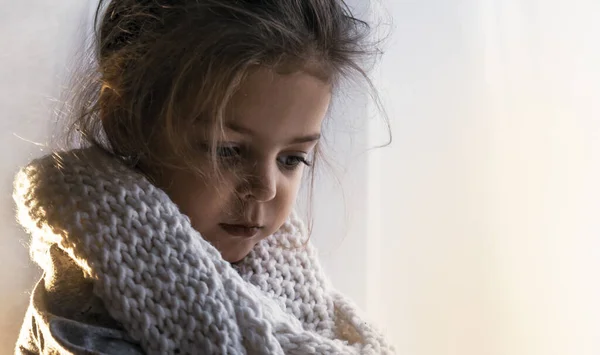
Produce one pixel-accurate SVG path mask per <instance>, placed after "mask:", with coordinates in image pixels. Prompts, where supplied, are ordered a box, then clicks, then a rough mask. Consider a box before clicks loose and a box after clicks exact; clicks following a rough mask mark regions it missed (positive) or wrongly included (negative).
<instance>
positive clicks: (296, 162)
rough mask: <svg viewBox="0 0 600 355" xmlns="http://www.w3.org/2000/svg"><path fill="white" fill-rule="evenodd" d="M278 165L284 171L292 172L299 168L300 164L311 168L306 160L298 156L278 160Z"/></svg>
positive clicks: (287, 156)
mask: <svg viewBox="0 0 600 355" xmlns="http://www.w3.org/2000/svg"><path fill="white" fill-rule="evenodd" d="M279 164H280V165H281V166H282V167H283V168H284V169H286V170H294V169H296V168H298V166H300V164H304V165H306V166H311V165H312V164H311V163H310V162H309V161H307V160H306V158H304V157H303V156H300V155H286V156H282V157H280V158H279Z"/></svg>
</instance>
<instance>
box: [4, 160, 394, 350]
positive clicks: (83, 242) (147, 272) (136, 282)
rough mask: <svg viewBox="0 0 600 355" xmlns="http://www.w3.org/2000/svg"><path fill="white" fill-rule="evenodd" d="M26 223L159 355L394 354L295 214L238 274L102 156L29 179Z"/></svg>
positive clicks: (43, 166) (52, 164) (157, 197)
mask: <svg viewBox="0 0 600 355" xmlns="http://www.w3.org/2000/svg"><path fill="white" fill-rule="evenodd" d="M14 199H15V201H16V204H17V213H18V218H19V221H20V223H21V224H22V225H23V226H24V227H25V228H26V229H27V230H28V232H29V233H30V234H31V235H32V245H31V248H32V257H33V258H34V259H35V261H36V262H38V263H40V264H41V265H43V264H44V263H45V262H46V261H45V258H46V252H45V251H46V250H47V249H48V247H49V245H51V244H56V245H58V246H59V247H60V248H61V249H63V250H64V251H66V252H67V253H68V254H69V255H70V257H71V258H73V260H75V261H76V262H77V263H78V265H79V266H80V267H81V268H82V270H84V272H85V273H86V275H87V276H88V277H90V278H92V279H93V280H94V284H95V290H94V292H95V294H96V295H97V296H98V297H100V298H101V299H102V300H103V302H104V304H105V307H106V308H107V309H108V311H109V313H110V315H111V316H112V317H113V318H114V319H116V320H117V321H119V322H121V323H122V324H123V326H124V327H125V329H126V330H127V331H128V333H129V334H130V336H132V337H133V338H134V339H136V340H137V341H139V343H140V344H141V346H142V348H143V349H144V350H145V351H146V352H147V353H148V354H303V355H304V354H392V353H393V349H392V347H391V346H390V345H388V344H387V343H386V341H385V340H384V339H383V338H382V337H381V335H380V334H379V333H377V332H376V331H375V330H374V329H373V328H372V327H371V326H369V325H368V324H366V323H365V322H363V321H362V320H361V319H360V318H359V317H358V315H357V311H356V308H355V307H354V306H352V305H351V304H350V303H349V302H348V301H346V300H345V299H344V298H343V297H342V296H341V295H340V294H339V293H337V292H336V291H335V290H334V289H333V288H332V287H331V286H330V285H329V283H328V281H327V279H326V278H325V276H324V275H323V272H322V270H321V268H320V266H319V263H318V261H317V258H316V254H315V250H314V248H313V247H312V246H311V245H310V244H309V245H308V246H307V247H303V243H304V241H305V238H306V232H305V229H304V227H303V225H302V224H301V223H300V221H299V220H298V219H297V217H296V216H295V214H293V215H292V216H291V217H290V219H289V220H288V221H287V222H286V223H285V224H284V226H282V227H281V229H280V230H279V231H278V232H277V233H275V234H274V235H272V236H270V237H269V238H267V239H265V240H263V241H262V242H260V243H259V244H258V245H257V246H256V247H255V248H254V250H253V251H252V252H251V253H250V254H249V255H248V256H247V257H246V258H245V259H244V260H243V261H242V262H241V263H239V264H238V265H235V266H232V265H231V264H229V263H228V262H226V261H225V260H223V259H222V258H221V255H220V253H219V252H218V251H217V250H216V249H215V248H214V247H213V246H212V245H211V244H209V243H208V242H206V241H205V240H204V239H202V237H201V236H200V234H199V233H198V232H197V231H196V230H194V229H193V228H192V226H191V225H190V221H189V219H188V217H186V216H185V215H183V214H182V213H181V212H180V211H179V210H178V208H177V206H176V205H175V204H174V203H173V202H172V201H171V200H170V199H169V197H168V196H167V195H166V194H165V193H164V192H163V191H162V190H160V189H158V188H156V187H155V186H153V185H152V184H151V183H150V182H149V181H148V180H147V179H145V178H144V177H143V176H142V175H140V174H138V173H136V172H134V171H133V170H131V169H129V168H127V167H126V166H125V165H123V164H122V163H120V162H119V161H118V160H116V159H114V158H111V157H110V156H108V155H106V154H105V153H103V152H101V151H100V150H99V149H94V148H88V149H83V150H76V151H70V152H64V153H56V154H53V155H51V156H47V157H44V158H41V159H38V160H35V161H33V162H32V163H31V164H30V165H29V166H27V167H25V168H24V169H23V170H21V171H20V172H19V174H18V175H17V179H16V181H15V192H14Z"/></svg>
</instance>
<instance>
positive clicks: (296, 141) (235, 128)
mask: <svg viewBox="0 0 600 355" xmlns="http://www.w3.org/2000/svg"><path fill="white" fill-rule="evenodd" d="M225 127H227V128H229V129H230V130H232V131H234V132H237V133H240V134H246V135H250V136H252V135H256V133H255V132H254V131H253V130H251V129H249V128H246V127H242V126H239V125H236V124H235V123H227V124H226V125H225ZM320 138H321V134H320V133H315V134H309V135H307V136H302V137H296V138H293V139H292V140H291V141H290V142H289V144H300V143H309V142H314V141H317V140H319V139H320Z"/></svg>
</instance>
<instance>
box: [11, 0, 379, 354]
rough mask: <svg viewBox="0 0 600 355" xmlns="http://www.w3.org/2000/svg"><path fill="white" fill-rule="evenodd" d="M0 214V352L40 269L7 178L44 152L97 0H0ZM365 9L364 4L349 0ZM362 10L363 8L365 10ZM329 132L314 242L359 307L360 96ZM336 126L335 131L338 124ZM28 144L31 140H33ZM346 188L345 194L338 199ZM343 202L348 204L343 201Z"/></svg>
mask: <svg viewBox="0 0 600 355" xmlns="http://www.w3.org/2000/svg"><path fill="white" fill-rule="evenodd" d="M0 2H2V4H1V5H0V8H2V11H1V12H0V48H2V51H0V64H1V65H0V79H2V80H1V81H0V128H1V129H0V142H2V151H1V152H0V156H1V157H2V158H1V160H0V176H2V184H1V186H0V218H1V221H2V225H3V226H4V230H3V235H2V239H1V240H2V247H1V248H0V259H1V260H3V261H4V263H5V265H4V267H3V268H2V269H0V285H2V286H1V287H0V299H2V300H3V302H0V314H2V315H3V316H2V317H0V330H1V331H0V354H9V353H12V349H13V346H14V342H15V340H16V336H17V332H18V329H19V327H20V325H21V322H22V317H23V315H24V312H25V308H26V305H27V302H28V297H29V291H30V290H31V288H32V286H33V283H34V282H35V281H36V279H37V278H38V277H39V276H40V275H39V271H38V269H37V268H36V267H35V266H33V265H32V264H31V263H30V262H29V260H28V255H27V249H26V244H27V241H28V238H27V236H26V235H25V233H24V232H23V231H22V230H21V229H20V228H19V227H18V226H17V224H16V222H15V219H14V207H13V202H12V197H11V193H12V179H13V176H14V174H15V173H16V171H17V169H18V168H19V167H20V166H23V165H24V164H26V163H27V162H29V161H30V160H31V159H32V158H34V157H36V156H40V155H42V154H44V153H46V152H48V150H49V149H48V148H46V147H44V146H39V145H37V144H35V143H41V144H42V145H44V144H46V143H48V138H49V134H50V132H51V129H52V127H54V126H53V122H52V121H53V112H52V111H53V110H55V109H58V108H60V105H59V103H58V102H57V100H59V98H60V97H61V86H62V85H63V84H64V80H65V75H66V73H67V72H68V70H70V69H71V65H72V64H71V63H72V56H73V54H74V53H75V51H76V49H77V48H78V46H79V45H80V44H81V43H82V40H83V38H84V35H85V28H86V24H87V25H89V21H88V22H86V21H87V20H88V19H89V15H90V13H91V11H92V10H93V3H94V2H84V1H81V0H61V1H42V0H20V1H8V0H5V1H0ZM351 4H352V5H356V9H357V11H359V12H360V13H364V12H365V11H367V10H368V8H367V7H366V6H365V5H368V3H365V2H361V1H359V0H355V1H353V2H351ZM365 16H366V15H365ZM341 100H342V101H340V102H339V103H337V104H336V108H335V109H334V111H335V113H334V116H335V117H333V120H332V121H331V122H332V125H331V127H329V128H328V129H327V133H328V141H329V143H330V144H329V146H330V147H331V149H329V150H328V154H329V157H330V160H332V161H334V162H336V163H335V164H334V166H335V167H337V169H336V170H337V171H336V172H335V176H337V177H338V178H339V179H340V180H341V182H340V185H338V184H337V183H336V182H335V181H334V180H335V178H334V177H335V176H334V175H330V174H328V173H327V172H322V173H320V174H319V186H318V188H317V190H316V192H315V210H314V213H315V215H317V218H316V220H315V229H314V234H313V241H314V242H315V243H316V244H317V246H318V247H319V248H320V251H321V256H322V260H323V264H324V267H325V269H326V270H327V271H328V272H329V273H330V275H331V277H332V279H333V281H334V283H335V285H336V286H337V287H339V288H340V289H341V290H342V291H343V292H345V293H346V294H348V295H349V296H350V297H351V298H353V299H354V300H355V301H356V302H357V303H358V304H359V305H361V306H364V305H365V301H366V291H365V285H366V275H367V272H366V262H367V257H366V254H365V253H364V250H365V248H366V240H367V237H366V235H367V234H366V232H365V230H366V220H365V219H364V218H361V217H362V216H363V215H364V214H365V202H364V201H365V200H366V190H365V188H364V186H366V181H365V179H366V171H365V167H366V164H367V161H366V158H365V156H364V155H360V153H361V152H362V151H364V148H365V147H366V135H367V131H366V130H365V123H364V121H363V120H362V119H363V118H364V116H366V115H367V114H368V113H369V111H368V110H369V106H368V104H367V101H366V95H365V94H364V93H360V92H354V93H347V94H345V95H343V96H342V97H341ZM338 128H339V129H338ZM32 142H35V143H32ZM344 194H345V196H346V200H345V202H344V201H342V198H343V197H344V196H343V195H344ZM344 204H345V205H344Z"/></svg>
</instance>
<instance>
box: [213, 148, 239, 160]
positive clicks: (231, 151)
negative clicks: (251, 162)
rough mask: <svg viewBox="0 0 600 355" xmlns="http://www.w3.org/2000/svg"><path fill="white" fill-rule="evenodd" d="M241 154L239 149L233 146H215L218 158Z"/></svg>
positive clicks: (233, 156)
mask: <svg viewBox="0 0 600 355" xmlns="http://www.w3.org/2000/svg"><path fill="white" fill-rule="evenodd" d="M240 154H241V149H240V148H239V147H235V146H223V147H217V155H218V156H219V157H220V158H236V157H239V156H240Z"/></svg>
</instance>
